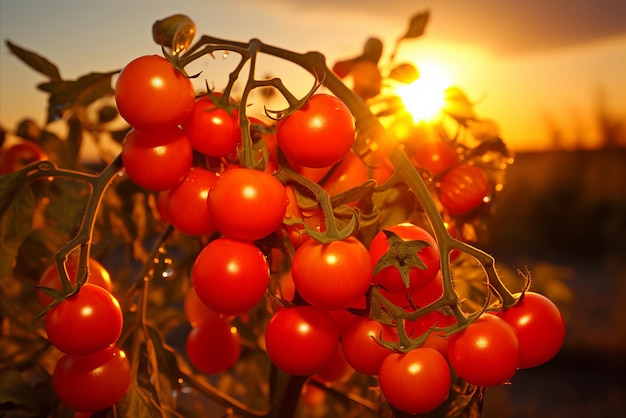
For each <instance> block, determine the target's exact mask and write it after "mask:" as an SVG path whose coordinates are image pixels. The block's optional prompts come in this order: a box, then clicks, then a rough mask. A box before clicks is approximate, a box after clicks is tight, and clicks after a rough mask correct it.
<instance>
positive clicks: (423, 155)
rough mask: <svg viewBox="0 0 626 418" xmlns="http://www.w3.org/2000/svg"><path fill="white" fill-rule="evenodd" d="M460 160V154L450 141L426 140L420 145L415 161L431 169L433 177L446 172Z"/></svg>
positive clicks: (414, 157)
mask: <svg viewBox="0 0 626 418" xmlns="http://www.w3.org/2000/svg"><path fill="white" fill-rule="evenodd" d="M458 161H459V155H458V154H457V152H456V150H455V149H454V147H453V146H452V145H451V144H450V143H448V142H442V141H425V142H422V143H420V144H419V145H418V148H417V150H416V153H415V155H414V156H413V162H414V164H416V166H418V167H422V168H425V169H427V170H428V171H430V174H432V176H433V177H437V176H439V175H440V174H442V173H445V172H446V171H448V170H449V169H450V168H452V167H453V166H455V165H456V164H457V162H458Z"/></svg>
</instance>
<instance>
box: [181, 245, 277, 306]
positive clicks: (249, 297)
mask: <svg viewBox="0 0 626 418" xmlns="http://www.w3.org/2000/svg"><path fill="white" fill-rule="evenodd" d="M269 275H270V273H269V266H268V264H267V260H266V258H265V255H263V253H262V252H261V250H260V249H259V248H258V247H257V246H255V245H254V244H251V243H249V242H244V241H237V240H234V239H231V238H227V237H223V238H218V239H216V240H214V241H212V242H210V243H209V244H208V245H207V246H206V247H204V248H203V249H202V251H200V254H198V257H197V258H196V261H195V262H194V265H193V270H192V279H193V286H194V288H195V289H196V292H197V293H198V297H199V298H200V300H202V302H204V304H205V305H207V306H208V307H209V308H210V309H212V310H213V311H215V312H217V313H220V314H226V315H238V314H241V313H243V312H245V311H247V310H249V309H251V308H252V307H254V306H255V305H256V304H257V303H259V301H260V300H261V299H262V298H263V295H264V294H265V290H266V289H267V285H268V283H269Z"/></svg>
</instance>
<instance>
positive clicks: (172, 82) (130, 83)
mask: <svg viewBox="0 0 626 418" xmlns="http://www.w3.org/2000/svg"><path fill="white" fill-rule="evenodd" d="M195 100H196V96H195V92H194V88H193V85H192V84H191V81H189V79H188V78H187V77H185V76H184V75H183V74H182V73H181V72H180V71H178V70H177V69H176V68H174V67H173V66H172V64H170V62H169V61H168V60H167V59H165V58H163V57H160V56H158V55H146V56H142V57H139V58H136V59H134V60H133V61H131V62H130V63H128V64H127V65H126V67H124V69H122V72H121V73H120V75H119V77H118V78H117V81H116V84H115V102H116V103H117V108H118V110H119V112H120V115H121V116H122V117H123V118H124V119H126V121H127V122H128V123H129V124H130V125H131V126H132V127H134V128H137V129H140V130H156V129H161V128H163V127H166V128H171V127H176V126H178V125H180V124H181V123H183V122H184V121H185V119H187V116H189V113H191V111H192V109H193V105H194V103H195ZM156 167H159V166H156Z"/></svg>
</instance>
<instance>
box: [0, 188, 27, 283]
mask: <svg viewBox="0 0 626 418" xmlns="http://www.w3.org/2000/svg"><path fill="white" fill-rule="evenodd" d="M3 189H4V187H3ZM2 197H3V202H4V195H3V196H2ZM7 197H8V198H9V199H10V201H9V202H8V204H7V206H6V209H5V210H4V211H3V212H2V217H1V218H0V231H2V234H0V279H3V280H4V279H6V278H7V277H9V276H10V275H11V273H12V272H13V264H14V261H15V259H16V258H17V254H18V250H19V247H20V245H21V244H22V241H24V239H25V238H26V237H27V236H28V234H30V232H31V231H32V220H33V213H34V208H35V198H34V197H33V192H32V190H31V189H30V187H21V188H19V189H18V190H17V191H15V193H12V195H9V196H7Z"/></svg>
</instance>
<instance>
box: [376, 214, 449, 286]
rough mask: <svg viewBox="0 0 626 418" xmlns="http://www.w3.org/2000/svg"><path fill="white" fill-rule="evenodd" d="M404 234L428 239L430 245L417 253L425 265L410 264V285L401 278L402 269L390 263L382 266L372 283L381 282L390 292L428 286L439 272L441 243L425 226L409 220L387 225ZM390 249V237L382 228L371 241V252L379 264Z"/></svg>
mask: <svg viewBox="0 0 626 418" xmlns="http://www.w3.org/2000/svg"><path fill="white" fill-rule="evenodd" d="M385 229H386V230H388V231H391V232H393V233H395V234H396V235H398V236H399V237H400V238H402V240H403V241H415V240H420V241H426V242H427V243H428V244H429V245H427V246H425V247H423V248H420V249H419V250H418V251H417V252H416V254H417V256H418V257H419V258H420V259H421V260H422V261H423V262H424V264H425V266H426V268H425V269H420V268H418V267H411V268H410V270H409V286H408V287H407V286H406V285H405V284H404V282H403V281H402V276H401V275H400V270H398V269H397V268H396V267H395V266H388V267H385V268H383V269H382V270H380V271H379V272H378V273H377V274H376V275H374V277H373V279H372V283H374V284H377V285H380V286H381V287H382V288H384V289H386V290H387V291H389V292H398V293H407V292H415V291H417V290H420V289H423V288H425V287H426V286H428V285H429V284H430V283H431V282H432V281H433V279H434V278H435V276H437V273H438V272H439V266H440V264H439V261H440V259H439V246H438V245H437V241H435V239H434V238H433V236H432V235H431V234H430V233H428V231H426V230H425V229H423V228H421V227H419V226H417V225H413V224H410V223H402V224H397V225H392V226H390V227H387V228H385ZM388 250H389V239H388V238H387V236H386V235H385V233H384V232H383V231H379V232H378V233H377V234H376V235H375V236H374V239H373V240H372V242H371V244H370V249H369V254H370V257H371V259H372V263H373V264H374V265H376V264H377V263H378V262H379V260H380V259H381V258H382V257H383V256H384V255H385V253H387V251H388Z"/></svg>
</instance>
